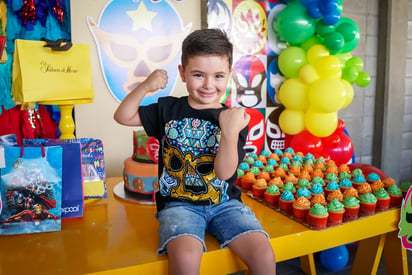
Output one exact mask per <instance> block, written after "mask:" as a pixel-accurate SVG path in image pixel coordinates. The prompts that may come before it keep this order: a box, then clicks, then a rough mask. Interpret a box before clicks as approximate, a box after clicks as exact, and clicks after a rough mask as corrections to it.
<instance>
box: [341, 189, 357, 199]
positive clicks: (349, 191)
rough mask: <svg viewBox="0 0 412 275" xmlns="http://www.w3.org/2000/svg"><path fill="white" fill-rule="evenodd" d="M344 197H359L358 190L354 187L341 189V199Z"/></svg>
mask: <svg viewBox="0 0 412 275" xmlns="http://www.w3.org/2000/svg"><path fill="white" fill-rule="evenodd" d="M346 197H355V198H358V197H359V194H358V190H356V189H355V188H354V187H351V188H348V189H346V190H345V191H343V199H345V198H346Z"/></svg>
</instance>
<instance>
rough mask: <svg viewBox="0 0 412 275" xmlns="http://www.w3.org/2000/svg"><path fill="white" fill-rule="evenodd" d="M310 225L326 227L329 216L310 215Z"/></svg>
mask: <svg viewBox="0 0 412 275" xmlns="http://www.w3.org/2000/svg"><path fill="white" fill-rule="evenodd" d="M308 222H309V225H310V226H311V227H312V228H314V229H324V228H326V225H327V222H328V217H314V216H312V215H309V216H308Z"/></svg>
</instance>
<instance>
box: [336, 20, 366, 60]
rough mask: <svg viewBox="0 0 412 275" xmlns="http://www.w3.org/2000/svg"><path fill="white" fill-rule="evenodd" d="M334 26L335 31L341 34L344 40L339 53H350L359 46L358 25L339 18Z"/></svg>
mask: <svg viewBox="0 0 412 275" xmlns="http://www.w3.org/2000/svg"><path fill="white" fill-rule="evenodd" d="M335 26H336V31H337V32H339V33H340V34H342V35H343V38H344V39H345V45H344V46H343V47H342V50H341V51H340V53H347V52H351V51H352V50H353V49H355V48H356V46H358V44H359V40H360V30H359V27H358V25H357V24H356V23H355V22H354V21H353V20H352V19H349V18H346V17H341V19H340V20H339V22H338V23H337V24H336V25H335Z"/></svg>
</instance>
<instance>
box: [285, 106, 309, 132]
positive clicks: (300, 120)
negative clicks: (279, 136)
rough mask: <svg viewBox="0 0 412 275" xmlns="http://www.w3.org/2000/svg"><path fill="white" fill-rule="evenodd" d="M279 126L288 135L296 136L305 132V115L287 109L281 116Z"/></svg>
mask: <svg viewBox="0 0 412 275" xmlns="http://www.w3.org/2000/svg"><path fill="white" fill-rule="evenodd" d="M279 126H280V129H282V131H283V132H284V133H286V134H288V135H296V134H298V133H300V132H301V131H303V130H305V113H304V112H302V111H295V110H288V109H285V110H283V112H282V113H281V114H280V115H279Z"/></svg>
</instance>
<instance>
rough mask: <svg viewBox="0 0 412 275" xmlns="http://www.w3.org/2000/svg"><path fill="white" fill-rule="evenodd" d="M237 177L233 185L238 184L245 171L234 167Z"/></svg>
mask: <svg viewBox="0 0 412 275" xmlns="http://www.w3.org/2000/svg"><path fill="white" fill-rule="evenodd" d="M236 174H237V178H236V181H235V185H237V186H240V181H241V179H242V177H243V176H244V175H245V172H244V171H243V170H242V169H239V168H238V169H236Z"/></svg>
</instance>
